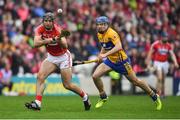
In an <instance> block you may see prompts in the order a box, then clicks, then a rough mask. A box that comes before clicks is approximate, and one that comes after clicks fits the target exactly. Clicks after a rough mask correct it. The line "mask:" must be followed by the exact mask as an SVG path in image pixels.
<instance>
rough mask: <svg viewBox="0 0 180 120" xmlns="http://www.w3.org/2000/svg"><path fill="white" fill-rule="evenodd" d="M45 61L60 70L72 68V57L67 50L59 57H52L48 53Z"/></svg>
mask: <svg viewBox="0 0 180 120" xmlns="http://www.w3.org/2000/svg"><path fill="white" fill-rule="evenodd" d="M46 60H47V61H49V62H51V63H54V64H56V65H57V66H58V68H60V69H64V68H70V67H72V57H71V53H70V52H69V51H68V50H67V51H66V52H65V53H64V54H62V55H60V56H53V55H51V54H49V53H48V56H47V58H46Z"/></svg>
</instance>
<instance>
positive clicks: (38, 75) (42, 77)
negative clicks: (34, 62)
mask: <svg viewBox="0 0 180 120" xmlns="http://www.w3.org/2000/svg"><path fill="white" fill-rule="evenodd" d="M37 80H38V81H42V82H43V81H44V80H45V75H43V74H37Z"/></svg>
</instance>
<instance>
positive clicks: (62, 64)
mask: <svg viewBox="0 0 180 120" xmlns="http://www.w3.org/2000/svg"><path fill="white" fill-rule="evenodd" d="M54 19H55V17H54V14H53V13H51V12H48V13H46V14H45V15H44V16H43V23H42V24H41V25H39V26H38V27H37V28H36V29H35V37H34V47H41V46H45V47H46V49H47V58H46V59H45V60H44V61H43V62H42V64H41V67H40V70H39V72H38V74H37V84H36V99H35V101H33V102H31V103H26V104H25V106H26V107H27V108H28V109H33V110H40V109H41V101H42V96H43V92H44V89H45V79H46V78H47V77H48V75H50V74H51V73H53V72H54V71H56V70H57V69H59V70H60V74H61V78H62V82H63V85H64V87H65V88H66V89H68V90H71V91H73V92H75V93H76V94H78V95H79V96H81V97H82V100H83V102H84V107H85V110H90V107H91V103H90V101H89V98H88V95H87V94H86V93H85V92H84V91H83V90H81V89H80V88H79V87H78V86H76V85H75V84H73V83H71V79H72V69H71V68H72V58H71V54H70V52H69V50H68V49H67V47H68V46H67V41H66V38H65V37H61V38H60V37H59V36H60V34H61V30H62V29H61V27H60V26H59V25H57V24H55V23H54Z"/></svg>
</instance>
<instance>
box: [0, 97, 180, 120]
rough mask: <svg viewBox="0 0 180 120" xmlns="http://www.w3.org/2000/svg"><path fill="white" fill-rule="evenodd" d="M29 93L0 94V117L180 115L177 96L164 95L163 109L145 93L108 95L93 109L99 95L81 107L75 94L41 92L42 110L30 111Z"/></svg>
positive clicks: (179, 101)
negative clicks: (43, 93) (102, 103)
mask: <svg viewBox="0 0 180 120" xmlns="http://www.w3.org/2000/svg"><path fill="white" fill-rule="evenodd" d="M33 98H34V97H32V96H23V97H5V96H0V118H1V119H2V118H3V119H5V118H8V119H11V118H16V119H18V118H21V119H22V118H31V119H32V118H35V119H38V118H41V119H43V118H48V119H54V118H57V119H58V118H59V119H60V118H64V119H73V118H76V119H88V118H91V119H103V118H105V119H119V118H122V119H124V118H128V119H140V118H143V119H146V118H149V119H150V118H151V119H152V118H154V119H159V118H161V119H163V118H166V119H168V118H180V97H167V98H165V99H163V101H162V102H163V109H162V110H161V111H156V110H155V104H154V103H153V102H152V100H151V99H150V98H149V97H147V96H110V97H109V100H108V102H106V103H105V105H104V106H103V107H102V108H100V109H95V107H94V106H95V104H96V102H97V100H98V96H90V99H91V102H92V108H91V110H90V111H84V107H83V104H82V101H81V99H80V98H79V97H78V96H44V97H43V104H42V105H43V108H42V110H41V111H31V110H27V109H26V108H25V107H24V103H25V102H27V101H28V102H29V101H31V100H33Z"/></svg>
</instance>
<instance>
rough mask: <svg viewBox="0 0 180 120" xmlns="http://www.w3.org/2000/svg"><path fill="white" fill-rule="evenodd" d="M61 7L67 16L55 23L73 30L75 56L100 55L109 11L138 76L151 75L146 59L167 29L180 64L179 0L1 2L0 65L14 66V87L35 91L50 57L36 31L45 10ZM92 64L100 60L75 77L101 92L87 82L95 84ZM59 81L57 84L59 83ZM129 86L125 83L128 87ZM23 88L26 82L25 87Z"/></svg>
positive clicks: (175, 75) (71, 42)
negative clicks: (103, 19)
mask: <svg viewBox="0 0 180 120" xmlns="http://www.w3.org/2000/svg"><path fill="white" fill-rule="evenodd" d="M58 8H62V9H63V15H62V16H59V17H57V18H56V22H57V23H59V24H61V25H62V27H63V28H66V29H69V30H70V31H71V36H70V37H68V38H67V39H68V44H69V49H70V51H71V53H72V56H73V60H88V59H93V58H94V56H96V55H97V53H98V52H99V47H100V46H99V44H98V41H97V38H96V30H95V18H96V17H97V16H100V15H106V16H108V17H109V18H110V20H111V23H112V26H113V27H114V28H115V29H116V30H117V31H118V33H119V34H120V35H121V39H122V43H123V47H124V49H125V50H126V52H127V54H128V55H129V56H130V58H131V61H132V65H133V69H134V70H135V71H136V72H137V73H138V75H139V76H143V77H144V76H145V77H146V78H147V76H148V75H147V73H144V72H143V70H144V68H145V67H146V66H145V61H144V60H145V58H146V56H147V52H148V50H149V48H150V45H151V43H152V42H154V41H156V40H157V39H158V38H159V35H160V33H161V32H163V31H164V32H167V33H168V35H169V42H170V43H172V45H173V48H174V51H175V53H176V57H177V59H178V63H179V64H180V14H179V13H180V3H179V1H178V0H36V1H35V0H0V69H2V68H4V65H5V64H10V65H11V70H12V72H13V80H14V82H15V83H17V84H16V85H15V88H14V89H13V90H17V89H18V92H23V91H24V90H25V91H26V90H27V91H28V90H29V89H32V90H34V89H35V87H34V85H35V84H34V83H35V77H34V75H35V74H36V73H37V72H38V70H39V66H40V63H41V61H42V60H43V59H44V58H45V57H46V51H45V48H44V47H41V48H40V49H37V48H33V30H34V28H35V27H36V26H37V25H39V24H40V23H41V17H42V16H43V14H44V13H45V12H48V11H53V12H56V10H57V9H58ZM169 61H170V70H169V73H168V80H167V81H168V82H170V84H169V83H167V86H166V88H170V91H171V92H170V93H169V94H170V95H172V94H176V93H177V87H178V82H179V81H180V80H179V79H180V72H179V71H178V70H177V71H174V69H173V67H174V66H173V64H172V61H171V59H169ZM93 66H95V64H93V65H87V66H86V65H85V66H78V67H75V68H74V75H75V78H76V77H78V80H77V81H76V80H75V83H76V84H79V85H81V84H83V85H82V87H83V86H84V85H87V87H86V86H85V87H84V89H86V88H88V87H89V86H92V90H94V91H95V92H96V94H97V91H96V89H95V88H94V86H93V85H92V83H86V82H89V81H91V82H92V80H91V79H90V75H91V72H92V70H93V68H94V67H93ZM84 76H89V77H88V80H87V79H86V80H85V78H86V77H84ZM51 77H52V78H50V79H53V77H56V75H53V76H51ZM29 78H30V80H28V79H29ZM82 78H83V80H82ZM16 79H17V80H16ZM26 79H27V81H28V82H30V81H34V82H32V83H33V86H31V85H29V84H28V82H26ZM56 79H57V78H56ZM105 79H107V81H108V82H107V83H105V84H106V85H107V87H106V89H108V90H109V94H110V91H111V88H110V84H111V83H110V79H109V77H108V75H107V76H106V77H105ZM173 79H174V80H173ZM19 82H20V83H19ZM55 83H56V84H58V81H55ZM154 83H155V82H154ZM154 83H153V84H154ZM22 84H23V85H24V84H25V85H24V86H23V85H22ZM127 84H128V83H124V85H125V86H126V85H127ZM26 85H27V86H26ZM173 85H174V86H175V87H176V89H174V88H173ZM19 86H22V87H21V89H20V87H19ZM127 86H129V84H128V85H127ZM130 87H132V86H130ZM57 88H58V86H57ZM59 89H63V88H62V87H59ZM90 89H91V88H90ZM124 89H125V90H127V89H126V88H124ZM51 90H52V89H51ZM51 90H50V91H51ZM27 91H26V92H27ZM56 92H57V91H56ZM59 92H61V91H59ZM66 92H67V91H65V92H63V94H64V93H66ZM167 92H169V91H167ZM28 93H29V92H28ZM30 93H32V91H31V92H30ZM58 94H59V93H58ZM68 94H72V93H68Z"/></svg>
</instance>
